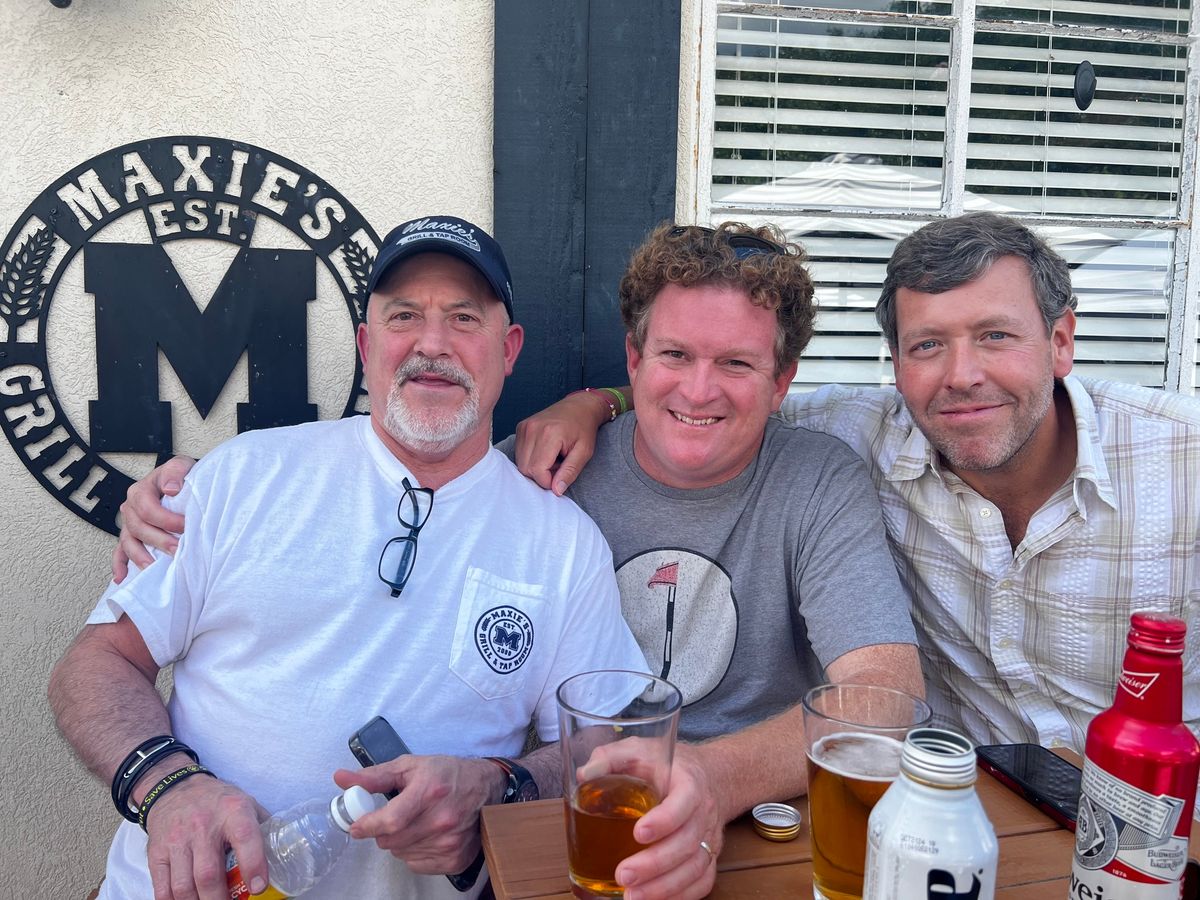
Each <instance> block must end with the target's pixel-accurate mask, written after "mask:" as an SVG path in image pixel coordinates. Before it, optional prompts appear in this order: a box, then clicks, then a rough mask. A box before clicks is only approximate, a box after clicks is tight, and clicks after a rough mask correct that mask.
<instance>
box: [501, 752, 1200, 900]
mask: <svg viewBox="0 0 1200 900" xmlns="http://www.w3.org/2000/svg"><path fill="white" fill-rule="evenodd" d="M1060 755H1061V756H1064V757H1067V758H1068V759H1070V760H1071V761H1072V762H1074V763H1076V764H1078V762H1079V758H1078V757H1077V756H1074V754H1072V753H1070V751H1066V752H1062V753H1060ZM976 789H977V791H978V792H979V798H980V800H982V801H983V806H984V809H986V810H987V814H988V817H989V818H990V819H991V820H992V825H993V826H994V827H995V829H996V836H997V837H998V838H999V839H1000V865H999V869H998V874H997V881H996V898H997V900H1047V898H1054V897H1066V896H1067V883H1068V881H1069V876H1070V873H1071V854H1072V850H1073V848H1074V846H1075V835H1074V834H1072V833H1071V832H1070V831H1067V830H1066V829H1064V828H1061V827H1060V826H1059V825H1058V824H1057V823H1056V822H1055V821H1054V820H1053V819H1051V818H1049V817H1048V816H1046V815H1045V814H1044V813H1042V812H1040V811H1039V810H1037V809H1036V808H1035V807H1033V806H1031V805H1030V804H1029V803H1027V802H1025V800H1024V799H1022V798H1021V797H1018V796H1017V795H1016V794H1014V793H1013V792H1012V791H1010V790H1008V789H1007V788H1005V787H1004V786H1003V785H1002V784H1000V783H999V782H998V781H996V779H994V778H993V777H991V776H990V775H988V774H987V773H985V772H982V771H981V772H980V776H979V781H978V782H977V784H976ZM793 805H796V808H797V809H799V810H800V811H801V814H802V817H803V823H802V825H801V829H800V835H799V837H797V838H796V839H795V840H794V841H789V842H788V843H773V842H771V841H767V840H764V839H763V838H761V837H759V836H758V834H757V833H756V832H755V831H754V827H753V825H752V824H751V823H750V818H749V816H743V817H741V818H739V819H737V820H736V821H734V822H731V823H730V824H729V826H728V827H727V828H726V829H725V847H724V848H723V849H722V851H721V855H720V857H719V858H718V859H717V883H716V887H715V888H714V889H713V891H712V893H711V894H710V895H709V896H710V897H713V898H717V900H751V898H761V900H768V898H770V900H778V898H779V897H808V896H811V891H812V862H811V860H812V851H811V848H810V846H809V839H808V807H807V804H806V803H805V802H804V800H803V798H801V799H800V800H799V801H798V802H797V803H794V804H793ZM1198 837H1200V828H1197V827H1196V825H1195V824H1193V827H1192V845H1191V846H1192V852H1193V853H1195V851H1196V850H1197V849H1198V848H1200V842H1198V841H1197V838H1198ZM483 847H484V850H485V851H486V853H487V861H488V871H489V872H491V877H492V887H493V889H494V890H495V892H496V900H526V898H538V900H570V898H571V897H572V895H571V889H570V882H569V881H568V880H567V838H566V833H565V825H564V818H563V801H562V800H539V801H537V802H534V803H516V804H510V805H508V806H488V807H485V808H484V810H483Z"/></svg>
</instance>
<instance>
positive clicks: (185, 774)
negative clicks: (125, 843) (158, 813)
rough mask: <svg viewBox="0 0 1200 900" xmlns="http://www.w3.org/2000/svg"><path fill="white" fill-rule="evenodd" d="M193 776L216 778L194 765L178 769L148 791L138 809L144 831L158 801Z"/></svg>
mask: <svg viewBox="0 0 1200 900" xmlns="http://www.w3.org/2000/svg"><path fill="white" fill-rule="evenodd" d="M193 775H209V776H211V777H213V778H216V777H217V776H216V775H213V773H212V772H210V771H209V770H208V769H206V768H205V767H204V766H201V765H198V764H196V763H193V764H192V765H190V766H184V767H183V768H182V769H176V770H175V771H174V772H172V773H171V774H170V775H168V776H166V777H165V778H164V779H163V780H162V781H160V782H159V783H158V784H156V785H155V786H154V787H152V788H150V790H149V791H147V793H146V796H145V797H143V798H142V805H141V806H140V807H138V814H137V823H138V825H139V826H141V829H142V831H145V830H146V817H147V816H148V815H150V809H151V807H153V806H154V804H155V803H156V802H157V801H158V799H159V798H160V797H161V796H162V795H163V794H165V793H166V792H167V791H168V790H170V789H171V788H172V787H174V786H175V785H177V784H179V782H181V781H183V780H184V779H187V778H191V777H192V776H193Z"/></svg>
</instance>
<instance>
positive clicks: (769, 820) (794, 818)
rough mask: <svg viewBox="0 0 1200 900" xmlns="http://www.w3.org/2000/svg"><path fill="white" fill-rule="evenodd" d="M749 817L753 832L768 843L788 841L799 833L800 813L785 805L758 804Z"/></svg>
mask: <svg viewBox="0 0 1200 900" xmlns="http://www.w3.org/2000/svg"><path fill="white" fill-rule="evenodd" d="M751 815H752V816H753V817H754V830H755V831H757V832H758V833H759V835H760V836H762V837H764V838H766V839H767V840H768V841H790V840H792V839H794V838H795V837H796V835H798V834H799V833H800V811H799V810H798V809H796V808H795V807H794V806H788V805H787V804H786V803H760V804H758V806H756V807H754V809H753V810H752V811H751Z"/></svg>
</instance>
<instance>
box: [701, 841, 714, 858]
mask: <svg viewBox="0 0 1200 900" xmlns="http://www.w3.org/2000/svg"><path fill="white" fill-rule="evenodd" d="M700 849H701V850H703V851H704V852H705V853H707V854H708V858H709V859H710V860H713V859H716V858H717V854H715V853H713V848H712V847H710V846H708V841H701V842H700Z"/></svg>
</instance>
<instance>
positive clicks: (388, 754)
mask: <svg viewBox="0 0 1200 900" xmlns="http://www.w3.org/2000/svg"><path fill="white" fill-rule="evenodd" d="M349 744H350V752H351V753H353V754H354V758H355V759H357V760H358V762H359V764H360V765H362V766H363V767H364V768H366V767H367V766H377V765H379V764H380V763H385V762H390V761H391V760H393V759H396V758H397V757H400V756H404V755H405V754H406V753H409V752H411V751H409V749H408V745H407V744H405V743H404V741H403V739H401V737H400V735H398V734H397V733H396V729H395V728H393V727H392V725H391V723H390V722H388V720H387V719H385V718H384V717H383V716H376V717H375V718H373V719H372V720H371V721H370V722H368V723H367V724H366V725H364V726H363V727H362V728H360V729H358V731H356V732H354V734H352V735H350V741H349ZM399 793H400V792H399V791H388V792H387V793H386V794H384V796H385V797H387V798H388V799H389V800H391V799H392V798H393V797H395V796H396V795H397V794H399ZM482 868H483V851H482V850H480V851H479V855H478V856H477V857H475V861H474V862H473V863H471V865H470V866H468V867H467V870H466V871H465V872H460V873H459V874H457V875H447V876H446V878H447V880H448V881H449V882H450V883H451V884H452V885H454V887H455V889H457V890H459V891H469V890H470V889H471V888H472V887H473V886H474V885H475V881H476V879H477V878H479V871H480V869H482Z"/></svg>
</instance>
